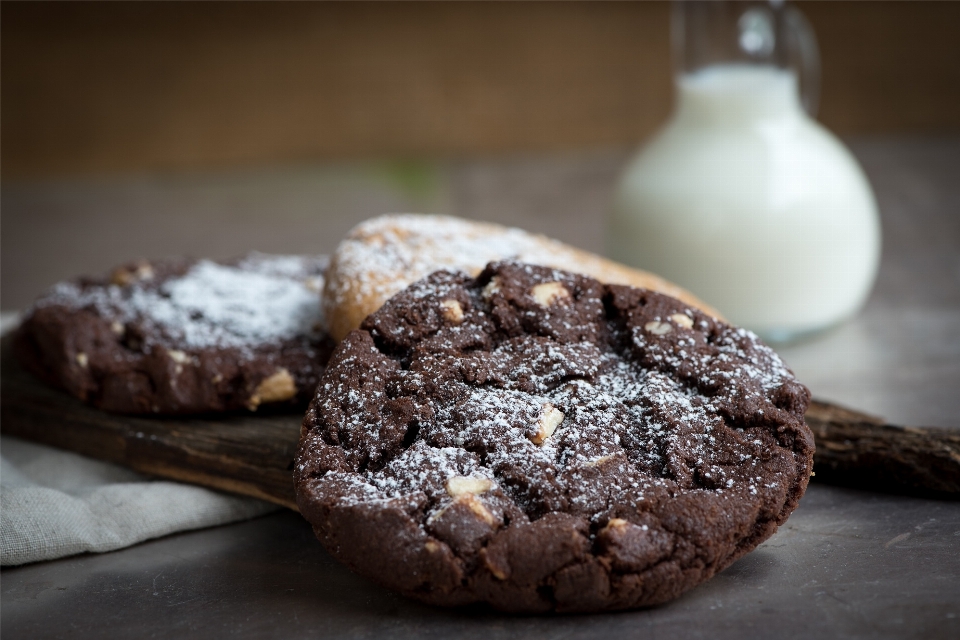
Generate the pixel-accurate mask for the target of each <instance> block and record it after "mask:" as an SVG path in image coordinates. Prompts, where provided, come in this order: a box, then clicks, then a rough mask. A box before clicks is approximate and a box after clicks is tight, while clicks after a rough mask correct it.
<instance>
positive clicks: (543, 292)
mask: <svg viewBox="0 0 960 640" xmlns="http://www.w3.org/2000/svg"><path fill="white" fill-rule="evenodd" d="M530 295H531V296H532V297H533V299H534V300H536V302H537V304H539V305H540V306H541V307H549V306H550V305H552V304H554V303H555V302H557V301H558V300H562V299H564V298H569V297H570V292H569V291H567V288H566V287H565V286H563V284H561V283H560V282H543V283H541V284H538V285H535V286H534V287H533V288H532V289H530Z"/></svg>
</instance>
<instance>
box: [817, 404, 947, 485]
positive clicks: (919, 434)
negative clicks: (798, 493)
mask: <svg viewBox="0 0 960 640" xmlns="http://www.w3.org/2000/svg"><path fill="white" fill-rule="evenodd" d="M806 421H807V425H809V427H810V429H811V430H812V431H813V436H814V438H815V439H816V442H817V453H816V455H815V456H814V464H813V471H814V473H815V474H816V475H815V476H814V478H813V480H814V481H815V482H824V483H829V484H838V485H844V486H851V487H857V488H861V489H869V490H871V491H887V492H895V493H906V494H910V495H919V496H926V497H937V498H948V499H960V429H941V428H935V427H898V426H894V425H890V424H886V423H885V421H884V420H883V419H881V418H877V417H874V416H870V415H867V414H865V413H859V412H857V411H852V410H850V409H844V408H843V407H839V406H837V405H834V404H830V403H828V402H821V401H817V400H814V401H813V402H812V403H811V404H810V408H809V409H808V410H807V415H806Z"/></svg>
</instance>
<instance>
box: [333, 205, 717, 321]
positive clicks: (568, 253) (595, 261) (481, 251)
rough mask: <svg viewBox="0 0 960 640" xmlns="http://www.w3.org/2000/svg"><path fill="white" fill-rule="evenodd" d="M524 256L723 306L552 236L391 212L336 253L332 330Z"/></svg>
mask: <svg viewBox="0 0 960 640" xmlns="http://www.w3.org/2000/svg"><path fill="white" fill-rule="evenodd" d="M505 259H512V260H519V261H522V262H527V263H531V264H539V265H543V266H547V267H553V268H556V269H564V270H567V271H572V272H575V273H581V274H584V275H588V276H591V277H593V278H596V279H597V280H600V281H601V282H603V283H606V284H625V285H630V286H633V287H640V288H644V289H651V290H653V291H657V292H660V293H664V294H666V295H669V296H671V297H674V298H677V299H678V300H682V301H683V302H685V303H687V304H689V305H691V306H694V307H696V308H698V309H700V310H701V311H703V312H704V313H707V314H709V315H711V316H715V317H719V313H717V311H716V310H715V309H713V308H712V307H710V306H709V305H707V304H705V303H704V302H702V301H700V300H699V299H697V298H696V297H695V296H694V295H693V294H691V293H690V292H688V291H686V290H684V289H682V288H680V287H678V286H677V285H675V284H673V283H671V282H668V281H666V280H664V279H663V278H661V277H659V276H656V275H654V274H652V273H648V272H646V271H639V270H637V269H631V268H630V267H626V266H624V265H622V264H619V263H616V262H612V261H610V260H607V259H605V258H601V257H600V256H597V255H595V254H592V253H588V252H586V251H582V250H580V249H575V248H574V247H571V246H569V245H566V244H563V243H562V242H558V241H557V240H551V239H550V238H547V237H546V236H542V235H537V234H533V233H528V232H526V231H523V230H521V229H515V228H511V227H504V226H501V225H498V224H491V223H487V222H473V221H470V220H463V219H461V218H454V217H451V216H436V215H417V214H390V215H384V216H379V217H377V218H372V219H370V220H367V221H366V222H362V223H360V224H359V225H357V226H356V227H354V228H353V230H352V231H350V233H349V234H347V237H346V239H344V240H343V241H342V242H341V243H340V246H339V247H338V248H337V250H336V252H335V253H334V254H333V256H332V259H331V262H330V268H329V270H328V271H327V279H326V284H325V286H324V290H323V299H324V308H325V310H326V314H327V322H328V323H329V331H330V335H331V336H333V338H334V339H336V340H342V339H343V338H344V337H346V335H347V334H348V333H349V332H350V331H352V330H353V329H356V328H357V327H359V326H360V323H361V322H362V321H363V319H364V318H366V317H367V316H368V315H369V314H371V313H373V312H374V311H376V310H377V309H379V308H380V306H381V305H382V304H383V303H384V302H386V301H387V299H388V298H390V297H391V296H392V295H393V294H395V293H397V292H399V291H402V290H403V289H404V288H406V287H407V286H408V285H410V284H412V283H413V282H416V281H417V280H420V279H421V278H424V277H425V276H427V275H429V274H431V273H433V272H434V271H438V270H440V269H446V270H460V271H464V272H466V273H468V274H470V275H472V276H475V275H477V274H478V273H480V271H481V270H482V269H483V268H484V266H486V264H487V263H488V262H492V261H496V260H505Z"/></svg>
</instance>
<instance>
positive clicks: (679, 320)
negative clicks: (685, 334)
mask: <svg viewBox="0 0 960 640" xmlns="http://www.w3.org/2000/svg"><path fill="white" fill-rule="evenodd" d="M670 319H671V320H673V322H674V324H676V325H677V326H678V327H683V328H684V329H690V328H691V327H693V318H691V317H690V316H688V315H687V314H685V313H675V314H673V315H672V316H670Z"/></svg>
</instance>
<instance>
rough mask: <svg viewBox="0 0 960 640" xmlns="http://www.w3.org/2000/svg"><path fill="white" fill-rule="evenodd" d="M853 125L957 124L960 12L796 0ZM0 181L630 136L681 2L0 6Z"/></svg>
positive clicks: (636, 130) (620, 144) (662, 89)
mask: <svg viewBox="0 0 960 640" xmlns="http://www.w3.org/2000/svg"><path fill="white" fill-rule="evenodd" d="M800 5H801V7H802V8H803V10H804V11H805V12H806V13H807V15H808V17H809V18H810V22H811V23H812V24H813V26H814V29H815V30H816V31H817V34H818V37H819V41H820V46H821V51H822V58H823V70H824V71H823V87H822V100H821V113H820V115H821V119H822V120H823V122H824V123H825V124H826V125H827V126H828V127H830V128H832V129H834V130H835V131H836V132H837V133H840V134H851V133H879V132H882V133H891V132H918V131H942V130H944V129H947V130H957V129H958V128H960V38H957V37H956V25H957V24H958V21H960V3H955V2H808V3H800ZM0 12H2V20H0V29H2V36H0V47H2V55H0V65H2V73H0V78H2V89H3V90H2V92H0V102H2V112H3V119H2V138H3V145H2V148H0V157H2V163H0V165H2V173H3V178H4V179H7V178H11V177H12V178H17V177H45V176H59V175H76V174H88V173H98V172H130V171H144V170H164V169H183V168H190V167H222V166H241V165H260V164H266V163H275V162H284V163H290V162H310V161H315V160H328V159H342V158H382V157H407V158H409V157H451V156H452V157H457V156H462V155H465V154H477V153H501V152H543V151H557V150H579V149H590V148H598V147H615V148H629V147H632V146H634V145H636V144H638V143H639V142H640V141H641V140H643V139H644V138H646V137H647V136H649V135H650V134H651V133H652V132H653V131H654V130H655V129H656V128H657V127H658V126H660V125H661V124H662V123H663V122H664V120H665V119H666V118H667V116H668V114H669V111H670V105H671V103H672V100H673V95H672V94H673V89H672V80H671V75H672V64H671V59H670V43H669V5H668V4H667V3H665V2H627V3H609V2H572V3H541V2H535V3H526V2H510V3H482V2H481V3H476V2H464V3H462V2H447V3H443V2H441V3H418V2H413V3H408V2H404V3H365V2H364V3H153V2H150V3H69V2H68V3H57V2H50V3H47V2H44V3H16V2H5V3H3V4H2V5H0Z"/></svg>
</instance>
